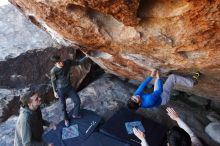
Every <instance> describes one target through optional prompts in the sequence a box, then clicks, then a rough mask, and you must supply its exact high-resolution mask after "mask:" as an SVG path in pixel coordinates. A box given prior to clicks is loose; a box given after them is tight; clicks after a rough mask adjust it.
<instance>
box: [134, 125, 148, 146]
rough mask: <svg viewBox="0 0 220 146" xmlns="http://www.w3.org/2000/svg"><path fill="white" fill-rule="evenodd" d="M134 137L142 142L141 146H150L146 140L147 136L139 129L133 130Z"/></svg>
mask: <svg viewBox="0 0 220 146" xmlns="http://www.w3.org/2000/svg"><path fill="white" fill-rule="evenodd" d="M133 132H134V135H135V136H137V138H138V139H140V140H141V146H149V145H148V143H147V141H146V139H145V134H144V133H143V132H142V131H140V130H139V129H137V128H133Z"/></svg>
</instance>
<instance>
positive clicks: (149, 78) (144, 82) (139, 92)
mask: <svg viewBox="0 0 220 146" xmlns="http://www.w3.org/2000/svg"><path fill="white" fill-rule="evenodd" d="M155 74H156V70H155V69H154V70H152V71H151V75H150V76H148V77H147V78H146V79H145V80H144V81H143V82H142V83H141V85H140V86H139V87H138V89H137V90H136V91H135V93H134V95H135V96H136V95H140V94H141V93H142V91H143V90H144V88H145V87H146V86H147V85H148V84H149V83H150V81H151V80H152V79H153V78H154V76H155Z"/></svg>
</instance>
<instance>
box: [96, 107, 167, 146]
mask: <svg viewBox="0 0 220 146" xmlns="http://www.w3.org/2000/svg"><path fill="white" fill-rule="evenodd" d="M133 121H141V123H142V124H143V127H144V129H145V135H146V140H147V142H148V144H149V145H150V146H164V145H166V142H165V140H166V131H167V128H166V127H164V126H162V125H160V124H158V123H156V122H154V121H152V120H150V119H146V118H144V117H143V116H140V115H138V114H135V113H133V112H130V111H129V110H128V109H125V108H122V109H120V110H119V111H118V112H116V114H115V115H113V116H112V117H111V118H110V119H109V120H108V121H107V122H106V123H105V124H104V125H103V126H102V127H101V129H100V132H102V133H104V134H106V135H108V136H111V137H114V138H116V139H118V140H121V141H125V142H127V143H130V144H131V145H132V146H140V142H141V141H140V140H139V139H138V138H136V137H135V135H134V134H128V132H127V130H126V127H125V123H126V122H133Z"/></svg>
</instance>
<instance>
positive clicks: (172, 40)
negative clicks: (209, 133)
mask: <svg viewBox="0 0 220 146" xmlns="http://www.w3.org/2000/svg"><path fill="white" fill-rule="evenodd" d="M10 1H11V3H13V4H14V5H15V6H16V7H17V8H18V9H20V10H21V11H22V12H23V13H24V14H25V15H26V17H27V18H29V19H30V20H31V21H32V22H33V23H34V24H36V25H37V26H39V27H40V28H42V29H45V30H46V31H48V32H49V33H50V34H51V35H52V36H56V38H57V39H58V41H60V42H67V43H69V44H70V45H75V44H77V45H80V46H82V51H84V52H86V53H87V54H88V55H90V57H91V59H92V60H93V61H95V62H96V63H97V64H99V65H100V66H101V67H102V68H103V69H105V70H107V71H108V72H110V73H113V74H116V75H119V76H123V77H126V78H130V79H136V80H143V79H144V77H145V76H146V75H147V74H148V73H149V71H150V69H151V68H160V71H161V72H162V74H163V75H166V74H167V73H168V72H171V71H172V72H177V73H182V74H185V75H188V74H190V73H192V72H193V71H200V72H201V73H202V74H203V77H202V79H201V81H200V82H199V84H198V85H197V86H195V87H194V88H193V89H184V88H181V87H178V89H180V90H183V91H187V92H191V93H193V94H196V95H198V96H203V97H206V98H211V99H214V100H220V96H219V95H220V88H219V87H220V82H219V81H220V76H219V73H220V70H219V68H220V56H219V55H220V49H219V47H220V41H219V36H220V22H219V18H220V10H219V9H220V1H219V0H212V1H208V0H180V1H173V0H157V1H150V0H142V1H140V2H139V1H138V0H134V1H125V0H115V1H114V2H112V1H110V0H106V1H102V2H101V1H99V0H98V1H94V0H53V1H52V0H50V1H48V0H31V1H29V0H10ZM136 12H137V13H136ZM138 18H140V19H141V21H140V22H139V23H137V22H138ZM127 25H131V26H132V27H131V26H127Z"/></svg>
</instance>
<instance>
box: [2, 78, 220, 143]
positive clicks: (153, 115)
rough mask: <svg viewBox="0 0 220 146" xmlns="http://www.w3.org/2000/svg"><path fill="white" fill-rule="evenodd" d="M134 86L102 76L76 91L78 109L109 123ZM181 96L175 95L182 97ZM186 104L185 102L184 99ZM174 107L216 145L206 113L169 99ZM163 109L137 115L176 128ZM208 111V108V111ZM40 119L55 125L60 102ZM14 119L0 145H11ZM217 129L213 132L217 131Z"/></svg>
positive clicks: (5, 127)
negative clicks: (77, 94)
mask: <svg viewBox="0 0 220 146" xmlns="http://www.w3.org/2000/svg"><path fill="white" fill-rule="evenodd" d="M135 89H136V87H134V86H133V85H131V84H130V83H129V82H127V81H126V80H121V79H119V78H117V77H116V76H112V75H106V74H105V75H104V76H102V77H101V78H100V79H98V80H96V81H95V82H93V83H91V84H90V85H89V86H87V87H86V88H84V89H83V90H81V91H80V92H79V96H80V98H81V101H82V104H81V108H85V109H89V110H92V111H95V112H96V113H97V114H99V115H100V116H102V117H103V118H104V119H105V120H108V118H109V117H110V116H112V115H113V114H114V113H115V112H116V111H117V109H119V108H121V107H123V106H126V102H127V100H128V98H129V97H130V96H131V95H132V93H133V92H134V91H135ZM181 95H182V94H180V95H178V98H180V97H179V96H181ZM184 101H185V100H184ZM73 106H74V104H73V103H72V102H71V100H70V99H67V108H68V110H70V109H71V108H72V107H73ZM168 106H170V107H173V108H174V109H175V110H176V111H177V113H178V114H179V116H180V117H181V118H182V119H183V120H184V121H185V122H186V123H187V124H188V125H189V126H190V127H191V128H192V130H193V132H195V134H196V135H197V136H198V137H199V138H201V139H202V140H203V141H204V142H205V143H206V144H205V143H204V145H207V146H219V144H217V143H215V142H214V141H213V140H212V139H211V138H210V137H209V136H208V135H207V134H206V133H205V130H204V128H205V126H206V125H208V124H209V120H207V119H206V118H205V117H206V115H207V114H209V112H207V110H201V109H198V108H195V107H192V106H190V105H188V104H187V103H184V102H182V101H180V100H176V101H173V100H171V101H170V103H169V105H168ZM165 108H166V107H164V106H161V107H158V108H151V109H139V110H138V112H139V113H140V114H142V115H144V116H145V117H148V118H150V119H152V120H154V121H156V122H159V123H161V124H163V125H165V126H167V127H171V126H173V125H176V123H175V122H174V121H173V120H171V119H170V118H169V117H168V116H167V114H166V110H165ZM210 110H211V109H210ZM42 113H43V117H44V118H45V119H47V120H48V121H53V122H54V123H58V122H59V121H61V120H62V113H61V107H60V103H59V102H55V103H53V104H51V105H50V106H48V107H45V108H43V109H42ZM16 120H17V117H15V116H12V117H11V118H9V119H8V120H7V121H5V122H3V123H0V131H1V132H0V145H2V146H11V145H13V138H14V129H15V123H16ZM217 131H218V130H214V131H213V130H212V132H217Z"/></svg>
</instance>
